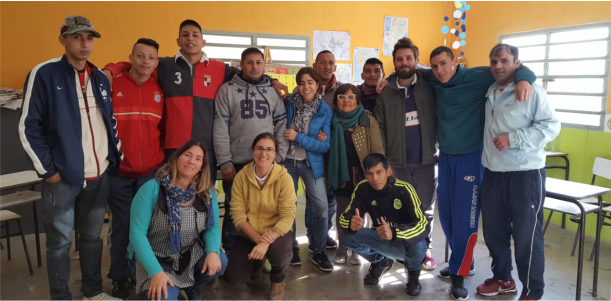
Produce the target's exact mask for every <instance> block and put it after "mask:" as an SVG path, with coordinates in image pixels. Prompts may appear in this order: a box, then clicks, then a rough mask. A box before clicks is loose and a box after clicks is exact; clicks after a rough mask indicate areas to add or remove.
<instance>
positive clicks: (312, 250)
mask: <svg viewBox="0 0 611 301" xmlns="http://www.w3.org/2000/svg"><path fill="white" fill-rule="evenodd" d="M308 251H310V253H312V254H314V245H313V244H311V243H308Z"/></svg>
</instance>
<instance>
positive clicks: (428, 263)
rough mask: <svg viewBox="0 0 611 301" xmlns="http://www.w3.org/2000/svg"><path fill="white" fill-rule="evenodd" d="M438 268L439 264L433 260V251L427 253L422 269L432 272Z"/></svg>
mask: <svg viewBox="0 0 611 301" xmlns="http://www.w3.org/2000/svg"><path fill="white" fill-rule="evenodd" d="M436 267H437V263H436V262H435V259H433V255H432V254H431V250H428V251H426V256H425V257H424V262H423V263H422V268H423V269H425V270H427V271H432V270H434V269H435V268H436Z"/></svg>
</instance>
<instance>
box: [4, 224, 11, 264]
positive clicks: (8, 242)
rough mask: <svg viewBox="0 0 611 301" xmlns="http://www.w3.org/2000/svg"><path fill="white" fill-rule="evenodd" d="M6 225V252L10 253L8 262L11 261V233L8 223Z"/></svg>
mask: <svg viewBox="0 0 611 301" xmlns="http://www.w3.org/2000/svg"><path fill="white" fill-rule="evenodd" d="M5 224H6V252H7V253H8V260H9V261H11V232H10V231H9V226H8V222H6V223H5Z"/></svg>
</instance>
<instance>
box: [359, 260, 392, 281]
mask: <svg viewBox="0 0 611 301" xmlns="http://www.w3.org/2000/svg"><path fill="white" fill-rule="evenodd" d="M393 264H395V261H394V260H392V259H390V258H386V259H384V260H381V261H378V262H376V263H372V264H371V265H370V266H369V272H368V273H367V275H365V278H364V279H363V281H364V282H365V284H367V285H375V284H378V282H380V279H381V278H382V275H384V273H386V272H388V271H389V270H390V269H391V268H392V265H393Z"/></svg>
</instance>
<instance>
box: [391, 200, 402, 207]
mask: <svg viewBox="0 0 611 301" xmlns="http://www.w3.org/2000/svg"><path fill="white" fill-rule="evenodd" d="M392 206H393V207H395V209H397V210H399V209H401V207H403V203H401V200H399V199H395V201H394V202H393V204H392Z"/></svg>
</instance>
